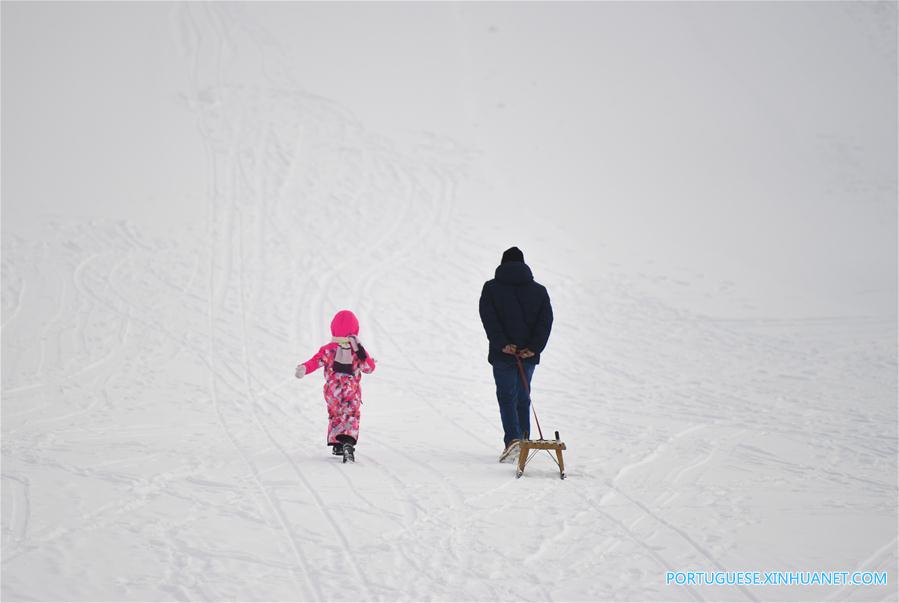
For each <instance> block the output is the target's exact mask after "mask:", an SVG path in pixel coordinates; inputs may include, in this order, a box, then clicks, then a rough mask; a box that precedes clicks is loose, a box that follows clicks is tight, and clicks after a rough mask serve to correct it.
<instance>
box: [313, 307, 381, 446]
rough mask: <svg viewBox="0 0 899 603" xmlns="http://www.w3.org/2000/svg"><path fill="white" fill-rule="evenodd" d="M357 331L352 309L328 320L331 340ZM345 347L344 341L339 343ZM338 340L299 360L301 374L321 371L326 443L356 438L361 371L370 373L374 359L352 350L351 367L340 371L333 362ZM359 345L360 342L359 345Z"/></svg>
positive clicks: (354, 439)
mask: <svg viewBox="0 0 899 603" xmlns="http://www.w3.org/2000/svg"><path fill="white" fill-rule="evenodd" d="M358 332H359V323H358V321H357V320H356V317H355V316H354V315H353V313H352V312H349V311H348V310H343V311H341V312H339V313H338V314H337V316H335V317H334V320H333V321H332V322H331V333H332V334H333V335H334V338H335V339H338V338H346V337H350V336H353V337H355V335H356V334H357V333H358ZM343 345H344V346H345V349H346V346H347V345H348V344H343ZM340 347H341V343H338V342H336V341H332V342H331V343H328V344H325V345H324V346H322V347H321V348H320V349H319V350H318V352H317V353H316V354H315V356H313V357H312V358H310V359H309V360H307V361H306V362H304V363H303V365H302V366H303V367H304V368H305V374H307V375H308V374H309V373H312V372H314V371H316V370H317V369H318V368H319V367H323V368H324V370H325V386H324V394H325V402H326V403H327V405H328V444H329V445H333V444H338V443H340V442H339V441H338V439H337V437H338V436H341V435H346V436H350V437H351V438H353V441H354V442H355V441H358V440H359V414H360V407H361V406H362V386H361V385H360V381H361V380H362V373H366V374H368V373H371V372H372V371H374V370H375V360H374V359H373V358H372V357H371V356H369V355H367V353H363V355H365V359H364V360H362V359H360V358H359V355H358V354H357V353H356V352H355V351H353V353H352V356H351V357H352V366H351V368H349V369H348V368H347V367H346V366H344V367H343V369H342V370H349V372H340V370H335V369H340V364H339V363H336V362H335V359H336V358H337V355H338V353H339V351H340ZM359 347H360V348H361V345H360V346H359Z"/></svg>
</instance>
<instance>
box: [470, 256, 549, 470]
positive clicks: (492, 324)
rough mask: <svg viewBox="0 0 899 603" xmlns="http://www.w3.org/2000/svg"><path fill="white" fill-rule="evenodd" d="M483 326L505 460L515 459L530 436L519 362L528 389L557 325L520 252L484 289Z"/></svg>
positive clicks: (506, 260)
mask: <svg viewBox="0 0 899 603" xmlns="http://www.w3.org/2000/svg"><path fill="white" fill-rule="evenodd" d="M480 312H481V322H482V323H483V324H484V331H486V333H487V339H488V340H489V341H490V351H489V353H488V354H487V361H488V362H489V363H490V364H491V365H493V379H494V381H495V382H496V399H497V401H498V402H499V414H500V418H501V419H502V422H503V431H504V432H505V434H504V437H503V444H504V446H505V450H504V452H503V456H502V457H501V460H505V459H506V458H512V457H513V456H514V455H513V454H511V453H512V452H514V449H515V448H517V446H518V441H519V440H521V439H527V438H528V436H529V434H530V431H531V417H530V406H531V400H530V396H529V395H528V393H527V391H526V390H525V388H524V386H523V384H522V382H521V376H520V374H519V372H518V366H517V363H516V357H518V358H520V359H521V361H522V365H523V367H524V373H525V376H526V377H527V381H528V388H530V382H531V376H532V375H533V374H534V368H535V367H536V366H537V365H538V364H539V363H540V353H541V352H542V351H543V348H545V347H546V342H547V340H548V339H549V332H550V330H551V329H552V324H553V310H552V306H551V305H550V303H549V294H548V293H547V292H546V287H544V286H543V285H541V284H540V283H538V282H536V281H534V275H533V274H531V269H530V268H529V267H528V265H527V264H525V263H524V254H523V253H522V252H521V250H520V249H518V247H512V248H510V249H507V250H506V251H505V252H504V253H503V257H502V262H501V263H500V265H499V266H498V267H497V269H496V277H495V278H494V279H493V280H489V281H487V282H486V283H484V288H483V289H482V290H481V301H480Z"/></svg>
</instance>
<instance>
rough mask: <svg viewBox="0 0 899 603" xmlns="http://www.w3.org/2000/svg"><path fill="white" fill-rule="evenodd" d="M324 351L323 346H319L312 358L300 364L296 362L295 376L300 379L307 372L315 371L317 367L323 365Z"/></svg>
mask: <svg viewBox="0 0 899 603" xmlns="http://www.w3.org/2000/svg"><path fill="white" fill-rule="evenodd" d="M324 352H325V348H320V349H319V350H318V351H317V352H316V353H315V356H313V357H312V358H310V359H309V360H307V361H306V362H304V363H302V364H298V365H297V370H296V373H295V374H296V376H297V379H302V378H303V377H305V376H306V375H308V374H309V373H314V372H315V371H317V370H318V369H319V367H321V366H322V365H324V363H325V354H324Z"/></svg>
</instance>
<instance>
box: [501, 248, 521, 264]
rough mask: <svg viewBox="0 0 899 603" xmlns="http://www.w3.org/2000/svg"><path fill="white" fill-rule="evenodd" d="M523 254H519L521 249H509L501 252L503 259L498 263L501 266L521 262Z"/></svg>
mask: <svg viewBox="0 0 899 603" xmlns="http://www.w3.org/2000/svg"><path fill="white" fill-rule="evenodd" d="M523 261H524V254H523V253H521V249H519V248H518V247H509V248H508V249H506V250H505V251H504V252H503V259H502V261H501V262H500V263H501V264H505V263H506V262H523Z"/></svg>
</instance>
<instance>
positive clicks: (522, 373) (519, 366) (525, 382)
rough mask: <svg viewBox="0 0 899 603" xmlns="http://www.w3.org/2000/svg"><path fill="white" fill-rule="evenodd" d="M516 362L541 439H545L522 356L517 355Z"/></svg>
mask: <svg viewBox="0 0 899 603" xmlns="http://www.w3.org/2000/svg"><path fill="white" fill-rule="evenodd" d="M515 362H516V363H518V374H519V375H521V383H522V384H523V385H524V391H526V392H527V393H528V402H529V403H530V404H531V412H532V413H534V421H535V422H536V423H537V433H539V434H540V439H541V440H542V439H543V430H542V429H540V419H538V418H537V409H536V408H534V401H533V400H531V388H530V387H529V386H528V378H527V376H525V374H524V367H523V366H522V365H521V357H520V356H518V355H516V356H515Z"/></svg>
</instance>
